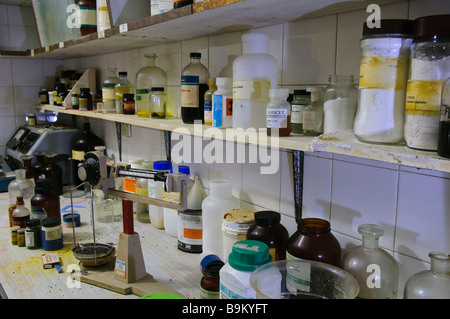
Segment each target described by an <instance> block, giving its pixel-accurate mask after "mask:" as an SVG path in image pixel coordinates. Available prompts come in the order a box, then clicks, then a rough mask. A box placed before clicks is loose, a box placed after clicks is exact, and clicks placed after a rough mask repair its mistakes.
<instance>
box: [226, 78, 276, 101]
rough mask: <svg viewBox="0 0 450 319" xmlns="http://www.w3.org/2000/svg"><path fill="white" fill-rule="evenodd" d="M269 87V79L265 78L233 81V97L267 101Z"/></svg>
mask: <svg viewBox="0 0 450 319" xmlns="http://www.w3.org/2000/svg"><path fill="white" fill-rule="evenodd" d="M269 89H270V81H269V80H265V79H254V80H244V81H233V99H234V100H250V99H251V100H252V101H254V102H269Z"/></svg>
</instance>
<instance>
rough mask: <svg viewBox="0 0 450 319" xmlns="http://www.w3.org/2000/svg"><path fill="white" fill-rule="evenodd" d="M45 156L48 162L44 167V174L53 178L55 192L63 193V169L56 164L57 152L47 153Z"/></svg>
mask: <svg viewBox="0 0 450 319" xmlns="http://www.w3.org/2000/svg"><path fill="white" fill-rule="evenodd" d="M45 158H46V162H47V163H46V165H45V166H44V167H43V168H42V174H44V176H45V178H49V179H51V181H52V187H53V190H54V192H55V193H56V194H58V195H62V193H63V183H62V169H61V167H60V166H59V165H58V164H56V154H53V153H51V154H47V155H46V156H45Z"/></svg>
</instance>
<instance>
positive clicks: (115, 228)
mask: <svg viewBox="0 0 450 319" xmlns="http://www.w3.org/2000/svg"><path fill="white" fill-rule="evenodd" d="M60 200H61V208H62V209H63V208H64V207H68V211H67V212H68V213H70V211H71V209H70V198H66V197H64V196H61V197H60ZM8 206H9V199H8V193H0V212H1V214H0V284H1V286H2V287H3V289H4V291H5V293H6V295H7V297H8V298H9V299H119V298H129V299H137V298H139V296H137V295H134V294H128V295H124V294H121V293H117V292H113V291H111V290H108V289H104V288H100V287H97V286H95V285H91V284H87V283H84V282H81V283H79V284H73V282H74V281H73V279H71V278H70V273H69V272H67V271H66V270H67V269H68V267H69V266H70V265H74V264H76V265H78V263H79V261H78V260H77V259H75V257H74V256H73V254H72V250H71V249H72V247H73V246H74V238H73V229H72V228H65V227H64V228H63V240H64V247H63V248H62V249H61V250H58V251H55V252H56V253H58V255H59V258H60V260H61V267H62V269H63V271H64V272H63V273H58V271H57V270H56V269H55V268H52V269H43V265H42V260H41V256H42V255H43V254H46V253H52V252H49V251H44V250H43V249H36V250H30V249H27V248H26V247H18V246H17V245H12V243H11V232H10V227H9V220H8ZM73 206H74V212H77V213H79V214H80V217H81V225H80V227H76V228H75V240H76V243H88V242H93V227H92V223H91V210H90V200H89V199H88V198H86V197H78V198H73ZM66 209H67V208H66ZM94 226H95V239H96V242H97V243H104V244H107V243H109V244H112V245H113V246H114V247H115V248H116V249H117V245H118V241H119V234H120V233H121V232H122V231H123V225H122V221H119V222H112V223H101V222H97V221H96V220H95V219H94ZM134 228H135V232H137V233H138V234H139V238H140V241H141V247H142V253H143V256H144V262H145V268H146V272H147V273H148V274H150V275H151V276H153V279H154V280H156V281H157V282H159V283H161V284H163V285H165V286H168V287H169V288H171V289H174V290H175V291H177V292H179V293H180V294H182V295H184V296H185V297H186V298H188V299H198V298H199V295H200V280H201V278H202V273H201V269H200V264H199V254H190V253H186V252H183V251H181V250H179V249H178V248H177V239H176V238H174V237H171V236H169V235H168V234H167V233H166V232H165V231H164V230H159V229H156V228H155V227H153V226H152V225H151V224H145V223H140V222H138V221H135V223H134Z"/></svg>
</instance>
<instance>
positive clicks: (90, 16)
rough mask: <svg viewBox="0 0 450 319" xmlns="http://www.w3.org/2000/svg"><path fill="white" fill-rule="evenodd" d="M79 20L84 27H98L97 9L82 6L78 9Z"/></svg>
mask: <svg viewBox="0 0 450 319" xmlns="http://www.w3.org/2000/svg"><path fill="white" fill-rule="evenodd" d="M78 19H79V20H78V21H80V26H81V27H82V28H83V27H96V26H97V10H96V8H89V7H80V10H78Z"/></svg>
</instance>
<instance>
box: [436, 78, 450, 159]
mask: <svg viewBox="0 0 450 319" xmlns="http://www.w3.org/2000/svg"><path fill="white" fill-rule="evenodd" d="M437 152H438V155H439V156H441V157H446V158H450V79H448V80H447V81H446V82H445V85H444V87H443V89H442V98H441V120H440V122H439V134H438V149H437Z"/></svg>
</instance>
